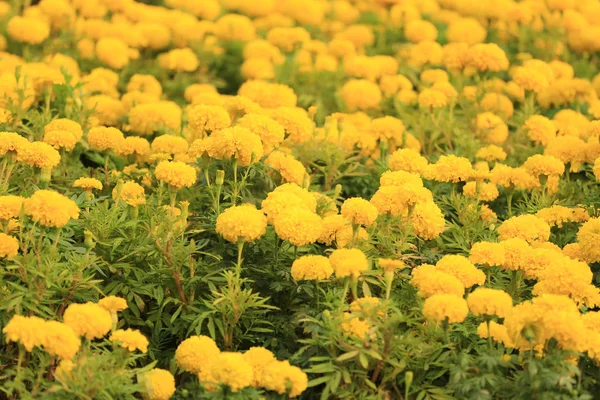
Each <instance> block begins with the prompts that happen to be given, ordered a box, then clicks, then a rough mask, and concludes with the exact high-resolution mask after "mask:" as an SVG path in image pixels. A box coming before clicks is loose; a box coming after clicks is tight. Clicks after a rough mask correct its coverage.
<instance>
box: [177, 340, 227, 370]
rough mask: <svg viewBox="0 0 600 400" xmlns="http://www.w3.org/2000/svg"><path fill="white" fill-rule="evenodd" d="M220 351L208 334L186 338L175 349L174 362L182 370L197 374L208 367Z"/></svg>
mask: <svg viewBox="0 0 600 400" xmlns="http://www.w3.org/2000/svg"><path fill="white" fill-rule="evenodd" d="M220 352H221V351H220V350H219V348H218V347H217V345H216V344H215V341H214V340H212V339H211V338H209V337H208V336H192V337H190V338H187V339H186V340H184V341H183V342H181V344H179V346H177V350H175V362H177V365H178V366H179V367H180V368H182V369H183V370H184V371H187V372H190V373H193V374H197V373H199V372H200V371H202V370H204V369H206V368H208V369H210V365H211V364H212V363H213V362H214V361H215V359H216V358H217V356H218V355H219V353H220Z"/></svg>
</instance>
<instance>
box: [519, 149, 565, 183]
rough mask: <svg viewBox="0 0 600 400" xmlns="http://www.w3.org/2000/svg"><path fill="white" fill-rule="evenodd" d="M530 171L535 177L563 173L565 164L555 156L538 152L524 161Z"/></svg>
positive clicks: (524, 165)
mask: <svg viewBox="0 0 600 400" xmlns="http://www.w3.org/2000/svg"><path fill="white" fill-rule="evenodd" d="M523 168H525V169H526V170H527V171H529V173H531V174H532V175H533V176H535V177H539V176H540V175H545V176H550V175H558V176H560V175H562V174H563V173H564V172H565V165H564V164H563V163H562V161H560V160H559V159H558V158H556V157H553V156H546V155H542V154H536V155H533V156H531V157H529V158H528V159H527V160H526V161H525V163H523Z"/></svg>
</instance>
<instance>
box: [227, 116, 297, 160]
mask: <svg viewBox="0 0 600 400" xmlns="http://www.w3.org/2000/svg"><path fill="white" fill-rule="evenodd" d="M237 125H238V126H241V127H244V128H247V129H248V130H250V132H252V133H254V134H256V135H258V137H260V140H261V141H262V144H263V153H265V154H267V153H269V152H271V151H272V150H273V149H274V148H276V147H278V146H279V145H280V144H281V142H283V139H284V137H285V130H284V128H283V126H282V125H281V124H280V123H279V122H277V121H275V120H274V119H272V118H270V117H267V116H265V115H261V114H254V113H249V114H246V115H244V116H243V117H242V118H240V119H238V120H237Z"/></svg>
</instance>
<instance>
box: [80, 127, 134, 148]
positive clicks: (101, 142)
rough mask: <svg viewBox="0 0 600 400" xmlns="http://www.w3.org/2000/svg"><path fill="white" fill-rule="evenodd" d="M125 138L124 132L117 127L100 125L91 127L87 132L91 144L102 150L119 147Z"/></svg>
mask: <svg viewBox="0 0 600 400" xmlns="http://www.w3.org/2000/svg"><path fill="white" fill-rule="evenodd" d="M124 140H125V137H124V136H123V132H121V131H120V130H118V129H117V128H109V127H104V126H98V127H95V128H92V129H90V131H89V132H88V134H87V141H88V143H89V144H90V146H91V147H93V148H95V149H96V150H100V151H105V150H111V149H118V148H119V147H120V146H121V145H122V144H123V141H124Z"/></svg>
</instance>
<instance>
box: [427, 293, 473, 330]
mask: <svg viewBox="0 0 600 400" xmlns="http://www.w3.org/2000/svg"><path fill="white" fill-rule="evenodd" d="M467 314H469V307H467V302H466V301H465V299H463V298H462V297H458V296H456V295H453V294H435V295H433V296H431V297H428V298H427V299H426V300H425V303H423V315H424V316H425V318H427V319H430V320H433V321H438V322H443V321H448V323H451V324H454V323H457V322H463V321H464V320H465V318H467Z"/></svg>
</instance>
